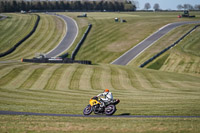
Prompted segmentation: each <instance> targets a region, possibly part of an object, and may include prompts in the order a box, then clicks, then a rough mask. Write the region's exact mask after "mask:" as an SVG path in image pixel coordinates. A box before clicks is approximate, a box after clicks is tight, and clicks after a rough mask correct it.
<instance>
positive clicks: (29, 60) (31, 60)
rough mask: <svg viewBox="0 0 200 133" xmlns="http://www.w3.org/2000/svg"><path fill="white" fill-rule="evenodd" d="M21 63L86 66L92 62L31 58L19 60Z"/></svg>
mask: <svg viewBox="0 0 200 133" xmlns="http://www.w3.org/2000/svg"><path fill="white" fill-rule="evenodd" d="M21 61H22V62H28V63H79V64H87V65H91V64H92V62H91V61H88V60H72V59H70V58H64V59H61V58H57V59H52V58H41V59H38V58H33V59H21Z"/></svg>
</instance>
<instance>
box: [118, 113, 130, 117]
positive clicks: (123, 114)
mask: <svg viewBox="0 0 200 133" xmlns="http://www.w3.org/2000/svg"><path fill="white" fill-rule="evenodd" d="M125 115H131V114H130V113H122V114H120V116H125Z"/></svg>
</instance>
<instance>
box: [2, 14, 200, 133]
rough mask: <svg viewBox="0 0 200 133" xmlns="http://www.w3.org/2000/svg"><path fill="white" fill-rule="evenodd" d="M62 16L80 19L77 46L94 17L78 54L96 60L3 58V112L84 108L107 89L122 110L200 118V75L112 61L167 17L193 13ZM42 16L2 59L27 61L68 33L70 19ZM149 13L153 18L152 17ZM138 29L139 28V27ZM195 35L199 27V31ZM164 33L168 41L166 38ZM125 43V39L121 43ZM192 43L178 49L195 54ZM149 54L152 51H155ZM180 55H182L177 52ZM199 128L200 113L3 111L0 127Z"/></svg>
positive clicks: (169, 19) (7, 129)
mask: <svg viewBox="0 0 200 133" xmlns="http://www.w3.org/2000/svg"><path fill="white" fill-rule="evenodd" d="M62 14H66V15H69V16H71V17H73V18H74V19H75V20H76V21H77V23H78V25H79V29H80V30H79V35H78V38H77V39H76V42H75V44H76V43H77V42H78V41H79V40H78V39H80V38H81V36H82V34H83V33H84V31H85V29H86V28H87V24H88V23H89V22H90V23H92V24H93V27H92V30H91V32H90V33H89V36H88V38H87V39H86V41H85V43H84V45H83V47H81V51H80V53H79V54H78V56H77V59H87V60H92V61H93V63H94V64H96V65H89V66H88V65H80V64H32V63H20V62H15V63H12V62H10V63H9V62H8V63H1V64H0V110H9V111H24V112H40V113H58V114H61V113H63V114H82V111H83V109H84V107H85V106H86V105H87V104H88V101H89V99H90V97H93V96H95V95H97V94H99V93H101V92H102V91H103V90H104V89H105V88H108V89H110V90H111V91H112V93H113V95H114V98H119V99H120V100H121V102H120V103H119V105H117V109H118V110H117V112H116V115H122V114H130V115H144V116H149V115H153V116H155V115H161V116H200V97H199V94H200V87H199V86H200V82H199V81H200V76H199V74H198V73H197V74H194V73H193V72H188V73H177V71H171V72H165V71H167V70H162V69H163V66H161V67H160V68H159V69H160V70H162V71H160V70H159V71H158V70H151V69H141V68H138V66H137V65H136V64H137V63H138V64H139V61H136V63H133V62H131V64H129V65H128V66H117V65H109V63H110V62H111V61H112V60H114V59H115V58H117V57H119V55H120V54H121V53H123V52H124V51H126V50H127V49H129V48H131V47H132V46H134V45H136V44H137V43H138V42H139V41H141V40H143V39H144V38H145V37H146V36H148V35H150V34H151V33H153V32H154V31H156V30H157V29H159V27H162V26H163V25H165V24H167V23H168V22H174V21H187V20H191V19H177V18H176V17H177V13H88V16H89V17H88V18H77V17H76V16H77V15H79V14H80V13H62ZM39 15H40V16H41V21H40V23H39V26H38V29H37V31H36V32H35V33H34V34H33V35H32V36H31V38H29V39H28V40H27V41H26V42H24V43H23V44H22V46H20V48H19V49H17V50H16V51H15V52H14V53H12V54H10V55H8V56H6V57H4V58H1V59H0V60H1V61H3V60H20V58H22V57H26V58H30V57H33V56H34V54H35V53H38V52H47V51H49V50H50V49H52V48H53V47H55V46H56V45H57V42H59V40H60V39H62V36H63V35H64V33H65V32H66V31H64V29H65V28H64V27H65V26H64V22H63V21H62V20H61V19H59V18H57V17H55V16H50V15H46V14H39ZM114 17H121V18H123V19H126V20H127V23H115V22H114V20H113V18H114ZM147 18H148V20H149V23H148V21H145V20H146V19H147ZM192 20H196V19H192ZM158 23H159V24H158ZM128 27H129V28H128ZM141 27H143V28H141ZM99 28H101V29H99ZM135 28H136V29H137V30H136V31H140V32H136V31H135ZM145 28H147V29H145ZM182 28H183V30H182ZM190 28H191V26H183V27H181V28H179V30H181V31H180V32H179V33H175V32H174V31H172V32H171V33H170V34H168V35H166V36H165V37H166V38H167V37H169V38H171V39H170V40H168V41H169V42H173V41H174V40H175V39H176V38H177V37H178V36H180V35H182V34H184V32H185V31H187V30H189V29H190ZM127 29H130V30H127ZM133 30H134V31H133ZM198 30H199V29H198ZM198 30H197V31H195V32H193V34H191V36H188V38H192V40H195V41H194V44H196V42H198V40H196V39H197V38H198V33H199V31H198ZM144 32H145V33H144ZM194 33H197V36H196V37H194ZM172 34H174V36H173V37H171V36H172ZM195 35H196V34H195ZM95 37H96V40H94V39H95ZM165 37H163V38H162V39H163V40H164V38H165ZM188 40H190V39H188ZM120 41H121V42H125V43H121V44H120ZM168 41H163V44H166V45H167V44H168ZM192 42H193V41H192ZM156 43H158V44H155V47H156V48H157V50H155V48H153V50H154V51H153V50H150V52H149V53H151V52H157V51H159V50H160V49H162V48H163V47H164V46H162V45H160V44H159V41H158V42H156ZM111 44H112V45H111ZM117 44H118V45H117ZM191 44H192V43H191ZM113 46H116V47H115V48H113ZM181 46H182V47H181ZM192 46H194V45H189V46H188V43H185V44H183V45H180V47H179V45H178V46H177V47H176V49H173V50H176V51H178V52H176V53H181V54H182V55H187V54H188V53H189V55H188V57H191V58H192V56H191V55H192V54H190V53H191V52H188V51H195V50H196V49H197V48H198V46H195V47H192ZM24 47H25V48H26V49H24ZM73 47H75V45H73ZM73 47H72V48H71V49H70V50H69V52H71V51H72V50H73ZM181 49H183V50H182V51H181ZM109 52H111V53H109ZM146 52H147V53H146V55H147V57H148V56H149V55H148V54H149V53H148V50H147V51H146ZM184 53H185V54H184ZM192 53H194V52H192ZM195 53H197V55H193V56H195V57H198V50H196V51H195ZM167 54H168V55H167V56H166V57H163V59H160V60H165V59H164V58H169V57H170V56H171V54H172V53H171V52H168V53H167ZM141 56H143V55H142V54H141ZM139 58H141V57H139ZM174 58H179V57H177V56H174ZM197 59H199V58H197ZM132 63H133V64H132ZM163 64H164V63H163ZM169 67H170V65H168V68H169ZM170 68H172V65H171V67H170ZM188 70H191V67H188ZM199 126H200V119H199V118H84V117H77V118H72V117H45V116H41V117H39V116H9V115H6V116H1V117H0V131H1V132H66V131H68V132H94V131H95V132H105V131H107V132H152V133H153V132H191V133H198V132H199V130H200V129H199Z"/></svg>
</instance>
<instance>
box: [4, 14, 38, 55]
mask: <svg viewBox="0 0 200 133" xmlns="http://www.w3.org/2000/svg"><path fill="white" fill-rule="evenodd" d="M5 15H7V16H8V18H7V19H4V20H2V21H0V40H1V42H0V53H3V52H5V51H7V50H8V49H10V48H11V47H13V46H14V45H15V44H16V43H17V42H19V41H20V40H21V39H22V38H24V37H25V36H26V35H27V34H28V33H29V32H30V31H31V30H32V29H33V27H34V24H35V21H36V18H37V17H36V16H35V15H30V14H14V13H9V14H5Z"/></svg>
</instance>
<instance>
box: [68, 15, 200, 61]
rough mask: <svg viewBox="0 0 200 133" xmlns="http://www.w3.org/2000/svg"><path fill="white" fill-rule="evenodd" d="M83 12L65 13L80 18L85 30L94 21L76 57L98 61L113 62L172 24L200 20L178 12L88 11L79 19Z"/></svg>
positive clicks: (79, 23) (80, 25)
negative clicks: (85, 15)
mask: <svg viewBox="0 0 200 133" xmlns="http://www.w3.org/2000/svg"><path fill="white" fill-rule="evenodd" d="M80 14H81V13H65V15H69V16H71V17H73V18H74V19H75V20H76V21H77V23H78V25H79V27H83V29H84V28H86V27H87V25H88V23H91V24H93V27H92V29H91V31H90V33H89V35H88V37H87V39H86V40H85V42H84V44H83V46H82V47H81V49H80V51H79V52H78V54H77V57H76V58H77V59H80V60H92V62H94V63H110V62H112V61H113V60H115V59H116V58H118V57H119V56H120V55H122V54H123V53H124V52H126V51H127V50H129V49H130V48H132V47H133V46H135V45H136V44H138V43H139V42H141V41H142V40H144V39H145V38H146V37H147V36H149V35H150V34H152V33H153V32H155V31H157V30H158V29H159V28H161V27H162V26H164V25H166V24H168V23H172V22H178V21H194V20H198V19H197V18H194V19H188V18H182V19H178V18H177V15H178V14H180V13H178V12H177V13H173V12H172V13H166V12H164V13H162V12H156V13H154V12H147V13H144V12H131V13H123V12H122V13H120V12H116V13H102V12H98V13H87V14H88V17H87V18H77V15H80ZM115 17H117V18H119V19H120V18H122V19H125V20H126V21H127V23H120V22H115V21H114V18H115ZM147 20H148V21H147ZM83 32H84V30H83V31H81V32H80V34H81V33H83ZM80 34H79V35H80ZM80 37H81V36H80ZM75 44H76V43H75ZM71 50H72V49H70V50H69V53H71Z"/></svg>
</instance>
